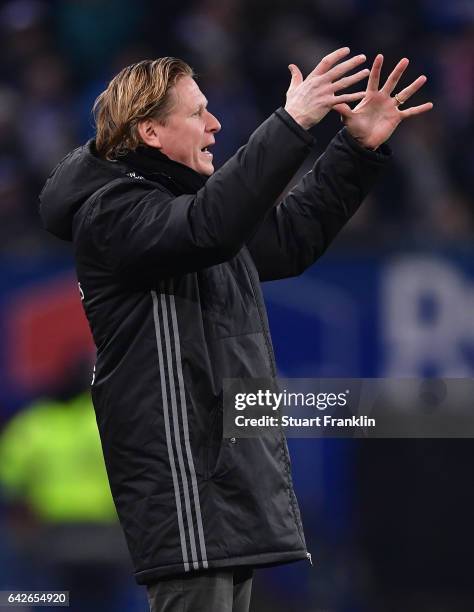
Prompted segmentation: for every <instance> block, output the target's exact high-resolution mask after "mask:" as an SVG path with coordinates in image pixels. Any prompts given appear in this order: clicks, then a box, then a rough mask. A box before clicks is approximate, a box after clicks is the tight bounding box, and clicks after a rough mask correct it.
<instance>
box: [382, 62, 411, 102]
mask: <svg viewBox="0 0 474 612" xmlns="http://www.w3.org/2000/svg"><path fill="white" fill-rule="evenodd" d="M408 64H409V60H408V59H407V58H406V57H404V58H403V59H401V60H400V61H399V62H398V64H397V65H396V66H395V68H394V69H393V70H392V72H391V74H390V76H389V77H388V79H387V81H386V83H385V85H384V86H383V87H382V89H381V91H383V92H384V93H387V94H388V95H390V94H391V93H392V92H393V90H394V89H395V87H396V85H397V83H398V81H399V80H400V78H401V76H402V74H403V73H404V72H405V70H406V68H407V66H408Z"/></svg>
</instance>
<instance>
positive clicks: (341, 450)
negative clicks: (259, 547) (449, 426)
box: [0, 0, 474, 612]
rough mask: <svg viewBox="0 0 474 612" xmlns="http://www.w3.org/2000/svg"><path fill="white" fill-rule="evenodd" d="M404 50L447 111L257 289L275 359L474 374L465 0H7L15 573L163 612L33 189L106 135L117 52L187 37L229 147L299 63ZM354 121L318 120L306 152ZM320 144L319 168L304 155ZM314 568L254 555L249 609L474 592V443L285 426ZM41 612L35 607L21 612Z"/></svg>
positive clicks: (70, 276) (400, 604)
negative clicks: (144, 582)
mask: <svg viewBox="0 0 474 612" xmlns="http://www.w3.org/2000/svg"><path fill="white" fill-rule="evenodd" d="M343 45H349V46H350V47H351V49H352V51H353V52H354V53H358V52H365V53H366V54H367V56H368V59H369V62H370V61H372V59H373V57H374V56H375V54H376V53H377V52H382V53H384V55H385V58H386V59H385V75H386V74H387V70H388V67H391V66H393V65H394V62H395V61H397V60H398V59H399V58H401V57H403V56H407V57H409V58H410V60H411V64H410V67H409V68H408V71H407V75H406V76H405V77H404V83H405V85H406V84H408V83H409V82H411V80H413V79H414V78H415V77H416V76H418V75H419V74H421V73H425V74H427V75H428V77H429V81H428V84H427V85H426V86H425V87H424V88H423V90H422V93H419V94H417V97H416V98H414V100H413V103H414V104H415V103H421V102H422V101H425V100H433V101H434V103H435V110H434V111H432V112H431V113H429V114H427V115H424V116H422V117H420V118H417V119H415V120H412V121H410V122H407V123H406V124H404V125H403V126H402V127H401V128H400V130H399V131H398V132H397V134H396V136H395V137H393V138H392V140H391V146H392V148H393V151H394V162H393V164H392V167H391V168H390V170H389V172H387V174H386V176H385V177H384V179H383V180H382V181H381V182H380V184H379V185H378V187H377V189H376V190H375V191H374V192H373V193H372V194H371V195H370V197H369V198H368V200H367V201H366V203H365V204H364V206H363V208H362V210H360V212H359V213H358V214H357V215H356V216H355V218H354V219H353V221H352V222H351V224H350V226H349V227H347V228H346V229H345V230H344V232H343V233H342V235H341V236H340V237H339V238H338V239H337V241H336V243H335V244H334V246H333V247H332V248H331V250H330V252H329V253H327V254H326V255H325V256H324V257H323V258H322V259H321V260H320V261H319V262H318V263H317V264H316V265H315V266H314V267H313V268H312V269H311V270H310V271H308V272H307V273H306V274H305V275H304V276H302V277H300V278H298V279H293V280H289V281H284V282H279V283H269V284H267V286H266V287H265V292H266V298H267V303H268V308H269V314H270V322H271V326H272V331H273V337H274V342H275V348H276V352H277V358H278V363H279V366H280V370H281V374H282V375H284V376H298V377H305V376H306V377H318V376H322V377H331V376H336V377H345V376H347V377H372V376H373V377H378V376H387V377H390V376H391V377H399V376H419V375H424V374H425V375H440V376H453V377H465V376H468V377H471V376H472V375H473V373H474V308H473V306H474V259H473V257H472V254H473V253H472V251H473V247H472V242H473V237H474V215H473V203H474V139H473V135H474V2H473V0H451V1H450V2H446V1H445V0H411V1H410V2H397V1H396V0H292V1H291V2H290V1H289V0H254V1H251V0H194V1H192V0H182V1H181V2H179V3H177V2H175V1H171V0H161V1H158V2H157V1H154V2H153V1H151V0H134V1H133V2H130V1H128V2H127V1H125V0H113V1H109V0H61V1H59V0H58V1H57V2H54V1H51V2H47V1H43V0H11V1H8V2H0V48H1V52H2V55H1V57H2V61H1V63H0V289H1V291H0V329H1V338H2V342H1V344H0V380H1V383H2V384H1V385H0V492H1V493H0V590H1V589H13V588H15V589H28V590H33V589H47V588H52V587H54V586H56V587H58V588H60V587H62V588H65V589H69V590H70V591H71V596H72V599H73V604H72V609H74V610H81V611H85V610H88V611H89V610H92V611H94V610H101V611H102V612H104V611H110V612H135V611H136V612H138V611H143V610H146V609H147V605H146V599H145V593H144V589H143V588H139V587H136V586H135V585H134V582H133V579H132V578H131V567H130V562H129V561H128V558H127V553H126V550H125V548H124V543H123V540H122V536H121V533H120V531H119V530H118V529H117V524H116V516H115V511H114V509H113V507H111V506H110V496H109V491H108V486H107V483H106V481H105V475H104V472H103V462H102V458H101V455H100V452H98V437H97V432H96V429H95V423H94V417H93V412H92V407H91V405H90V402H89V400H88V399H87V395H86V396H84V395H81V393H82V392H83V391H84V390H87V387H88V379H89V378H90V374H91V370H92V364H93V361H94V354H93V346H92V343H91V339H90V335H89V331H88V328H87V325H86V323H85V319H84V317H83V314H82V311H81V307H80V301H79V295H78V291H77V285H76V280H75V275H74V268H73V260H72V254H71V248H70V245H67V244H61V243H60V242H59V241H56V240H54V239H52V238H50V237H49V236H48V235H47V234H46V233H45V232H44V231H42V229H41V226H40V221H39V217H38V214H37V195H38V193H39V190H40V188H41V186H42V184H43V183H44V181H45V178H46V176H47V175H48V174H49V172H50V171H51V169H52V168H53V166H54V165H55V164H56V163H57V162H58V161H59V159H60V158H61V157H62V156H63V155H64V154H65V153H67V152H68V151H69V150H70V149H72V148H74V147H75V146H77V145H78V144H80V143H82V142H84V141H85V140H86V139H87V138H89V137H90V136H91V135H92V134H93V126H92V120H91V115H90V109H91V106H92V103H93V101H94V99H95V97H96V96H97V95H98V94H99V93H100V92H101V91H102V89H103V88H104V87H105V86H106V83H107V82H108V80H109V79H110V78H111V76H112V75H113V74H115V73H116V72H117V71H118V70H119V69H121V68H122V67H123V66H125V65H127V64H129V63H132V62H133V61H136V60H139V59H143V58H147V57H158V56H161V55H176V56H180V57H183V58H184V59H186V60H187V61H188V62H189V63H190V64H191V65H192V66H193V67H194V68H195V69H196V71H197V73H198V75H199V82H200V86H201V88H202V89H203V91H204V92H205V93H206V95H207V97H208V99H209V101H210V104H209V107H210V109H211V110H212V112H213V113H214V114H216V115H217V116H218V118H219V119H220V121H221V123H222V125H223V129H222V131H221V133H220V134H219V137H218V139H217V145H216V147H215V149H214V154H215V160H216V161H217V164H218V165H220V164H222V163H223V162H224V161H225V160H226V159H227V158H228V157H229V156H230V155H231V154H232V153H233V152H234V151H235V150H236V149H237V147H238V146H240V145H242V144H243V143H245V141H246V139H247V137H248V135H249V134H250V132H251V131H252V130H253V129H254V128H255V127H256V126H257V125H258V124H259V123H260V121H262V120H263V119H264V118H265V117H266V116H267V115H268V114H270V113H271V112H272V111H273V110H274V109H275V108H277V107H278V106H280V105H281V104H283V103H284V94H285V91H286V89H287V86H288V83H289V72H288V70H287V65H288V63H289V62H294V63H296V64H298V65H299V66H300V67H301V68H302V70H303V71H304V72H305V73H307V72H308V71H309V70H310V69H312V67H313V66H314V65H315V63H317V61H319V59H320V58H321V57H322V56H323V55H324V54H325V53H326V52H328V51H329V50H332V49H334V48H336V47H339V46H343ZM339 127H340V122H339V119H338V117H337V116H336V115H335V114H331V115H330V116H328V117H327V118H326V119H325V120H324V121H323V123H321V124H320V125H318V126H317V128H316V129H315V130H314V134H315V136H316V137H317V145H316V147H315V149H314V153H313V155H312V159H313V160H314V159H315V158H316V157H317V156H318V155H319V154H320V153H321V152H322V151H323V150H324V148H325V146H326V144H327V143H328V142H329V140H330V138H331V137H332V136H333V135H334V134H335V133H336V131H337V130H338V129H339ZM311 161H312V160H311V159H309V160H308V167H309V165H310V163H311ZM290 447H291V452H292V458H293V467H294V480H295V486H296V490H297V493H298V495H299V498H300V502H301V506H302V513H303V519H304V523H305V526H306V533H307V540H308V547H309V550H310V551H311V552H312V553H313V559H314V563H315V565H314V567H313V568H311V567H310V566H309V564H308V565H306V564H304V563H298V564H295V565H292V566H286V567H282V568H278V569H274V570H263V571H261V572H259V573H258V574H257V580H256V584H255V588H254V593H255V594H254V601H253V607H252V610H253V611H254V612H257V611H258V612H266V611H270V610H271V611H272V612H283V611H287V610H289V609H293V610H301V611H302V612H323V611H325V612H366V611H374V612H375V611H377V612H379V611H394V612H399V611H400V612H401V611H403V612H412V611H413V612H415V611H416V612H468V611H472V610H474V582H473V579H472V568H473V562H474V554H473V549H474V537H473V528H472V517H473V511H474V492H473V484H472V470H473V465H474V445H473V443H472V442H471V441H469V440H458V441H456V440H452V441H449V440H431V441H430V440H424V441H422V440H419V441H415V440H411V441H403V440H365V441H355V440H291V441H290ZM23 609H24V610H29V609H33V608H27V607H25V608H23Z"/></svg>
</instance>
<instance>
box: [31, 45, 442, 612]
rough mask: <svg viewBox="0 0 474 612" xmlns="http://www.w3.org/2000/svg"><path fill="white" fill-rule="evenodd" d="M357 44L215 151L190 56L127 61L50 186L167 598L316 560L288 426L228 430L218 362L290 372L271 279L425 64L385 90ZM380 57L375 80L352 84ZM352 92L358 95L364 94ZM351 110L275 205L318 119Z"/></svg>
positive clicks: (264, 373) (231, 369)
mask: <svg viewBox="0 0 474 612" xmlns="http://www.w3.org/2000/svg"><path fill="white" fill-rule="evenodd" d="M348 54H349V49H348V48H343V49H338V50H337V51H334V52H333V53H330V54H329V55H327V56H326V57H324V58H323V59H322V61H321V62H320V63H319V64H318V65H317V66H316V68H315V69H314V70H313V71H312V72H311V74H310V75H309V76H308V77H307V78H306V79H303V77H302V75H301V72H300V71H299V69H298V68H297V67H296V66H295V65H293V64H292V65H290V67H289V68H290V71H291V74H292V78H291V83H290V87H289V89H288V92H287V96H286V105H285V108H284V109H283V108H280V109H278V110H277V111H276V112H275V113H274V114H273V115H272V116H271V117H270V118H269V119H267V120H266V121H265V122H264V123H263V124H262V125H261V126H260V127H259V128H258V129H257V130H256V131H255V132H254V133H253V134H252V136H251V137H250V139H249V141H248V144H247V145H246V146H245V147H242V148H241V149H240V150H239V151H238V152H237V153H236V154H235V156H234V157H232V158H231V159H230V160H229V161H228V162H227V163H226V164H225V165H224V166H223V167H222V168H221V169H220V170H218V171H217V172H215V173H214V166H213V161H212V153H211V152H210V150H209V149H210V148H211V147H212V145H213V144H214V142H215V137H216V134H217V133H218V132H219V130H220V128H221V126H220V124H219V121H218V120H217V119H216V117H214V116H213V115H212V114H211V113H210V112H209V111H208V110H207V100H206V98H205V97H204V95H203V93H202V92H201V91H200V89H199V87H198V85H197V84H196V82H195V81H194V79H193V73H192V70H191V69H190V68H189V66H188V65H187V64H185V63H184V62H182V61H181V60H177V59H174V58H161V59H158V60H155V61H143V62H140V63H138V64H135V65H132V66H129V67H127V68H125V69H124V70H122V72H120V73H119V74H118V75H117V76H116V77H115V78H114V79H113V80H112V81H111V82H110V84H109V86H108V87H107V89H106V90H105V91H104V92H103V93H102V94H101V95H100V96H99V98H98V100H97V101H96V105H95V115H96V124H97V135H96V139H95V141H90V142H89V143H87V144H86V145H85V146H84V147H80V148H79V149H76V150H75V151H73V152H72V153H70V154H69V156H67V157H66V158H65V159H64V160H63V161H62V162H61V163H60V164H59V165H58V167H57V168H56V169H55V170H54V171H53V173H52V175H51V176H50V178H49V179H48V181H47V183H46V185H45V188H44V189H43V192H42V194H41V213H42V216H43V220H44V223H45V226H46V228H47V229H48V230H49V231H51V232H52V233H54V234H56V235H57V236H59V237H61V238H63V239H66V240H73V241H74V248H75V257H76V264H77V274H78V279H79V282H80V289H81V297H82V299H83V304H84V308H85V311H86V314H87V317H88V319H89V323H90V326H91V329H92V332H93V335H94V340H95V343H96V345H97V363H96V368H95V373H94V379H93V385H92V396H93V400H94V406H95V410H96V415H97V422H98V426H99V430H100V435H101V439H102V446H103V451H104V457H105V461H106V466H107V471H108V476H109V480H110V484H111V489H112V493H113V496H114V499H115V503H116V507H117V511H118V514H119V518H120V520H121V523H122V526H123V528H124V531H125V535H126V538H127V542H128V546H129V549H130V553H131V556H132V559H133V562H134V566H135V577H136V580H137V582H138V583H139V584H146V585H147V586H148V593H149V600H150V607H151V609H152V610H154V611H158V610H159V611H166V612H174V611H178V610H184V609H186V610H193V611H198V610H205V611H206V612H230V611H233V612H236V611H237V612H243V611H245V610H248V607H249V601H250V588H251V580H252V568H255V567H263V566H269V565H276V564H281V563H288V562H291V561H297V560H300V559H306V558H309V559H310V555H309V553H308V552H307V548H306V543H305V540H304V535H303V529H302V525H301V519H300V514H299V509H298V504H297V501H296V498H295V495H294V492H293V487H292V481H291V474H290V460H289V457H288V451H287V446H286V442H285V439H284V436H283V435H282V434H281V432H278V433H275V434H273V435H272V436H265V437H262V438H261V439H239V440H236V439H234V438H232V439H230V440H229V439H222V381H223V379H224V378H253V377H273V376H275V375H276V368H275V362H274V357H273V351H272V345H271V340H270V334H269V330H268V322H267V318H266V313H265V306H264V303H263V299H262V295H261V290H260V286H259V285H260V281H266V280H271V279H278V278H283V277H288V276H292V275H297V274H301V273H302V272H303V270H305V269H306V268H307V267H308V266H309V265H311V264H312V263H313V262H314V261H315V260H316V259H317V258H318V257H319V256H320V255H321V254H322V253H323V252H324V250H325V249H326V248H327V246H328V245H329V243H330V242H331V241H332V239H333V238H334V236H335V235H336V234H337V232H338V231H339V230H340V229H341V228H342V227H343V225H344V224H345V223H346V222H347V221H348V219H349V218H350V217H351V215H352V214H353V213H354V212H355V210H356V209H357V208H358V206H359V205H360V204H361V202H362V200H363V199H364V197H365V195H366V194H367V192H368V191H369V189H370V188H371V186H372V185H373V183H374V181H375V180H376V178H377V177H378V175H379V174H380V172H381V171H382V169H383V168H384V166H385V165H386V163H387V160H388V158H389V152H388V147H387V145H384V144H383V143H384V142H385V140H386V139H387V138H388V137H389V136H390V134H391V133H392V132H393V131H394V129H395V128H396V126H397V125H398V124H399V123H400V121H401V120H402V119H404V118H405V117H408V116H410V115H415V114H418V113H421V112H424V111H426V110H428V109H429V108H431V104H425V105H422V106H420V107H415V108H412V109H408V110H402V111H400V110H399V108H398V105H399V104H402V103H404V102H406V100H407V99H408V98H409V97H410V96H411V95H412V94H413V93H414V92H415V91H416V90H417V89H419V88H420V87H421V85H422V84H423V82H424V81H425V77H420V78H419V79H417V80H416V81H415V82H414V83H412V84H411V85H410V86H409V87H407V88H405V89H404V90H403V91H401V92H400V93H399V94H398V97H395V98H394V97H391V94H392V92H393V90H394V88H395V86H396V84H397V82H398V80H399V78H400V77H401V75H402V73H403V71H404V70H405V68H406V66H407V64H408V60H406V59H404V60H401V62H400V63H399V64H398V65H397V67H396V68H395V69H394V71H393V72H392V74H391V75H390V76H389V78H388V80H387V82H386V84H385V85H384V86H383V87H382V88H381V89H380V90H379V77H380V70H381V66H382V61H383V58H382V56H380V55H379V56H377V58H376V59H375V61H374V64H373V67H372V70H371V71H370V74H369V71H368V70H359V71H358V72H357V73H356V74H353V75H351V76H347V73H348V72H349V71H351V70H353V69H355V68H357V67H358V66H360V65H361V64H362V63H363V62H364V61H365V57H364V56H357V57H352V58H350V59H345V60H344V58H346V57H347V55H348ZM367 76H369V81H368V86H367V89H366V91H364V92H359V93H351V94H347V93H342V91H343V90H344V89H345V88H347V87H349V86H350V85H353V84H354V83H357V82H359V81H360V80H361V79H363V78H366V77H367ZM358 100H360V102H359V104H358V105H357V106H356V108H355V109H354V110H351V109H350V107H349V106H348V103H349V102H352V101H358ZM331 109H336V110H337V111H338V112H339V113H340V114H341V116H342V117H343V119H344V121H345V123H346V127H345V128H344V129H343V130H342V131H341V132H340V133H339V134H338V135H337V136H336V137H335V138H334V140H333V141H332V142H331V144H330V145H329V147H328V148H327V150H326V152H325V153H324V155H323V156H322V157H321V158H320V159H319V160H318V162H317V164H316V165H315V168H314V169H313V171H312V172H310V173H308V174H307V175H306V176H305V177H304V178H303V180H302V181H301V182H300V183H299V185H298V186H297V187H296V188H295V189H294V190H293V191H292V192H290V194H289V195H288V196H287V197H286V198H285V199H284V200H283V201H282V202H281V203H279V204H276V199H277V198H278V195H279V194H280V193H281V192H282V191H283V189H284V188H285V186H286V185H287V183H288V182H289V180H290V179H291V177H292V176H293V175H294V174H295V172H296V171H297V170H298V168H299V167H300V165H301V164H302V163H303V161H304V160H305V158H306V156H307V154H308V152H309V151H310V148H311V145H312V144H313V138H312V136H311V135H310V134H309V133H308V132H307V130H308V129H309V128H311V127H313V126H314V125H316V124H317V123H318V122H319V121H321V120H322V119H323V118H324V116H325V115H326V114H327V113H328V112H329V111H330V110H331Z"/></svg>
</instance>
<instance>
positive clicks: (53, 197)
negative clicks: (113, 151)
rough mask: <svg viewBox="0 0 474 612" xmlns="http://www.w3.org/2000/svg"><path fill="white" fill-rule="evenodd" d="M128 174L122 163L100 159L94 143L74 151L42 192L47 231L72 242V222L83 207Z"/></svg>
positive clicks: (41, 202) (61, 163)
mask: <svg viewBox="0 0 474 612" xmlns="http://www.w3.org/2000/svg"><path fill="white" fill-rule="evenodd" d="M125 173H126V170H125V168H124V167H123V165H122V164H120V163H118V162H110V161H107V160H103V159H101V158H100V157H98V156H97V153H96V152H95V143H94V140H89V141H88V142H87V143H86V144H85V145H83V146H82V147H78V148H77V149H74V151H72V152H71V153H69V154H68V155H66V157H65V158H64V159H62V160H61V161H60V162H59V164H58V165H57V166H56V167H55V168H54V170H53V171H52V172H51V174H50V175H49V177H48V179H47V180H46V183H45V185H44V187H43V189H42V191H41V193H40V196H39V199H40V215H41V219H42V222H43V226H44V228H45V229H46V230H47V231H48V232H50V233H51V234H54V235H55V236H57V237H58V238H61V239H62V240H69V241H70V240H72V222H73V218H74V215H75V214H76V212H77V211H78V210H79V208H80V207H81V206H82V205H83V204H84V203H85V202H86V201H87V200H88V198H90V196H91V195H92V194H94V193H95V192H96V191H97V190H99V189H100V188H101V187H103V186H104V185H106V184H107V183H109V182H110V181H112V180H114V179H116V178H118V177H120V176H121V175H123V174H125Z"/></svg>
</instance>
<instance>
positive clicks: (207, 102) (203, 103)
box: [196, 99, 209, 110]
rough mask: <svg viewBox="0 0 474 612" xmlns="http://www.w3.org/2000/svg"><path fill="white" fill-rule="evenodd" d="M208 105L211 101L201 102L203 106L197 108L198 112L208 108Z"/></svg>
mask: <svg viewBox="0 0 474 612" xmlns="http://www.w3.org/2000/svg"><path fill="white" fill-rule="evenodd" d="M208 104H209V101H208V100H207V99H206V100H205V101H204V102H201V104H199V105H198V106H197V107H196V110H201V109H204V108H207V105H208Z"/></svg>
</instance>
